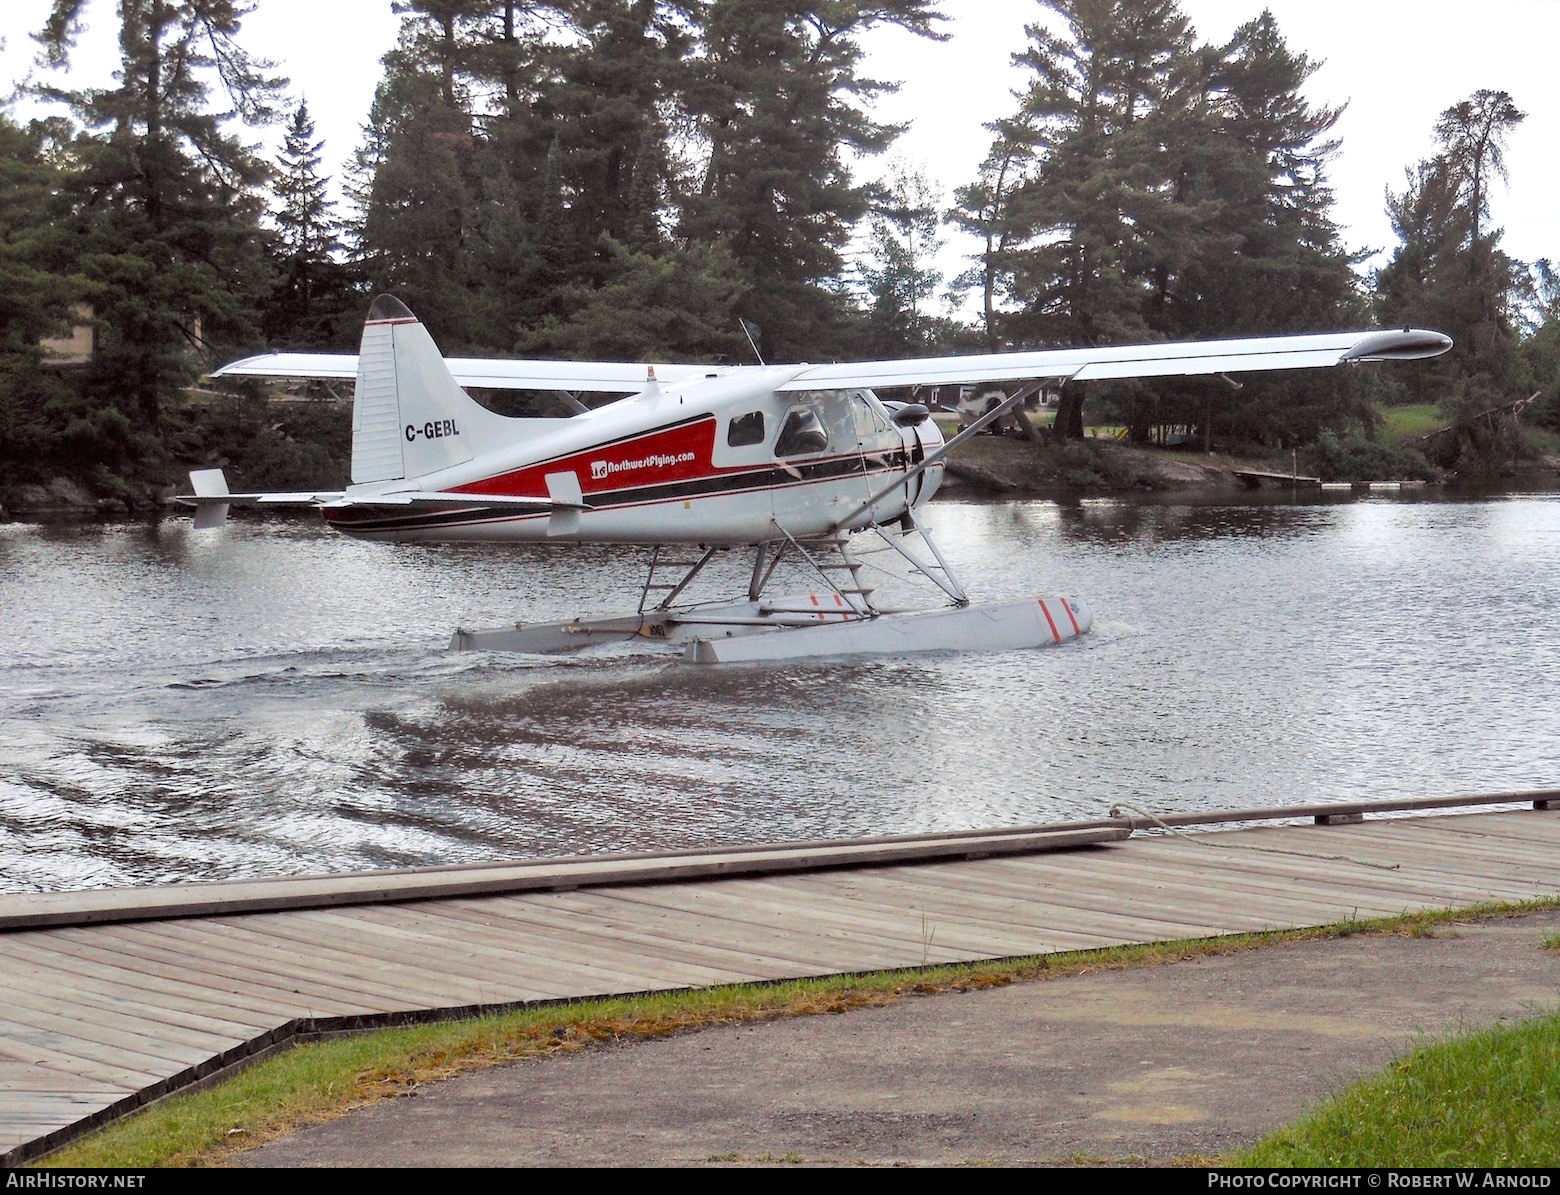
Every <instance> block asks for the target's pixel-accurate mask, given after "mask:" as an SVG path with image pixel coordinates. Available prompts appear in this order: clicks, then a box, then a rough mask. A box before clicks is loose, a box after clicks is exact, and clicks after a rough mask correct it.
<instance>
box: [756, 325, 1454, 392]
mask: <svg viewBox="0 0 1560 1195" xmlns="http://www.w3.org/2000/svg"><path fill="white" fill-rule="evenodd" d="M1451 347H1452V340H1451V337H1449V336H1444V335H1442V334H1441V333H1440V332H1426V331H1422V330H1418V329H1409V328H1405V329H1403V330H1402V331H1399V332H1383V331H1380V330H1367V331H1362V332H1324V333H1319V334H1312V335H1304V336H1259V337H1252V338H1248V339H1244V340H1200V341H1165V342H1163V343H1160V344H1138V345H1110V346H1106V347H1102V348H1086V349H1042V350H1040V351H1038V352H1022V353H987V354H979V355H971V356H966V357H924V358H920V359H911V360H903V361H848V362H842V363H838V364H834V365H815V366H813V367H812V368H810V369H807V370H805V371H804V372H802V373H801V374H799V375H797V377H796V378H794V379H793V380H792V381H790V382H787V383H786V384H785V385H783V386H780V387H779V389H780V390H782V391H786V390H791V391H795V390H823V389H830V390H832V389H840V388H844V387H849V386H868V387H871V386H881V387H890V386H916V385H921V386H936V385H943V384H950V383H960V382H1005V381H1033V380H1037V379H1042V378H1048V379H1055V380H1057V381H1073V382H1093V381H1104V380H1107V379H1110V378H1155V377H1186V376H1191V375H1195V374H1220V373H1249V372H1253V371H1261V370H1270V369H1317V368H1320V367H1323V366H1331V365H1341V364H1343V363H1344V362H1347V361H1415V360H1419V359H1421V358H1424V357H1437V356H1440V355H1441V354H1442V353H1444V352H1446V351H1447V349H1449V348H1451Z"/></svg>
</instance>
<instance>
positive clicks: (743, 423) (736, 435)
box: [726, 411, 764, 448]
mask: <svg viewBox="0 0 1560 1195" xmlns="http://www.w3.org/2000/svg"><path fill="white" fill-rule="evenodd" d="M763 442H764V413H763V412H762V411H753V412H750V413H749V414H747V415H738V416H737V417H736V418H735V419H733V420H732V421H731V425H730V426H729V427H728V428H727V429H726V443H727V444H729V445H730V446H731V447H732V448H746V447H747V446H748V445H749V444H762V443H763Z"/></svg>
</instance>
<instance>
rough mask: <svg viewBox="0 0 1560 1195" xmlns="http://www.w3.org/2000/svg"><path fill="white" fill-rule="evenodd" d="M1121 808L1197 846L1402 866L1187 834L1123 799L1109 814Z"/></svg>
mask: <svg viewBox="0 0 1560 1195" xmlns="http://www.w3.org/2000/svg"><path fill="white" fill-rule="evenodd" d="M1122 809H1126V810H1128V811H1129V812H1132V813H1135V814H1137V815H1138V816H1140V817H1143V818H1147V819H1148V820H1149V821H1151V822H1153V823H1154V824H1155V825H1156V826H1158V827H1159V828H1160V829H1161V830H1168V831H1169V832H1170V833H1171V834H1174V835H1175V836H1176V837H1177V838H1184V839H1186V841H1187V842H1195V843H1196V844H1197V845H1198V846H1205V847H1208V848H1210V849H1213V850H1229V851H1261V852H1262V853H1263V854H1264V855H1301V856H1304V857H1305V858H1307V859H1324V860H1328V861H1330V862H1335V863H1353V864H1355V865H1356V866H1359V867H1374V868H1376V869H1377V870H1378V871H1397V870H1399V869H1400V868H1401V867H1402V866H1403V865H1402V864H1401V863H1376V862H1374V861H1373V860H1370V859H1356V858H1354V856H1352V855H1322V854H1318V853H1317V852H1315V851H1296V850H1290V849H1287V848H1285V847H1278V846H1258V845H1257V844H1256V843H1254V842H1212V841H1210V840H1209V838H1208V836H1207V835H1206V834H1188V833H1186V831H1184V830H1181V829H1179V828H1177V827H1175V826H1172V825H1171V824H1170V823H1169V822H1166V821H1164V820H1163V819H1162V818H1159V817H1156V816H1155V815H1154V814H1152V813H1150V812H1149V811H1148V810H1146V809H1139V808H1138V807H1137V806H1136V805H1128V804H1127V803H1126V802H1124V801H1123V802H1117V803H1116V804H1115V805H1112V806H1111V807H1110V816H1111V817H1119V816H1121V815H1120V813H1119V812H1118V811H1119V810H1122Z"/></svg>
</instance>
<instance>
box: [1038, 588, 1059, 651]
mask: <svg viewBox="0 0 1560 1195" xmlns="http://www.w3.org/2000/svg"><path fill="white" fill-rule="evenodd" d="M1035 601H1037V602H1039V603H1040V613H1041V614H1044V615H1045V621H1046V625H1047V626H1049V627H1050V628H1051V638H1052V639H1054V640H1055V641H1056V642H1058V643H1060V642H1061V641H1062V634H1061V632H1060V631H1058V630H1057V629H1056V619H1054V618H1052V617H1051V612H1050V611H1049V610H1047V609H1046V608H1045V599H1044V598H1036V599H1035Z"/></svg>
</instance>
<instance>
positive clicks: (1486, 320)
mask: <svg viewBox="0 0 1560 1195" xmlns="http://www.w3.org/2000/svg"><path fill="white" fill-rule="evenodd" d="M1522 118H1523V114H1522V113H1521V112H1520V111H1518V110H1517V108H1516V106H1515V105H1514V104H1513V103H1512V102H1511V97H1510V96H1508V95H1506V93H1505V92H1491V91H1479V92H1476V93H1475V95H1474V96H1473V97H1472V98H1471V99H1470V100H1465V101H1462V102H1460V103H1458V104H1454V105H1452V106H1451V107H1449V108H1447V109H1446V111H1444V112H1443V113H1442V114H1441V116H1440V119H1439V120H1438V121H1437V122H1436V128H1435V132H1436V138H1437V140H1438V141H1439V143H1440V152H1439V153H1437V154H1435V155H1434V156H1433V157H1431V158H1429V159H1427V160H1425V161H1423V162H1420V163H1419V164H1418V165H1417V166H1416V167H1414V168H1413V169H1412V170H1410V171H1409V173H1408V179H1407V185H1406V186H1405V188H1404V190H1403V191H1402V192H1400V193H1396V194H1391V195H1389V196H1388V203H1387V211H1388V215H1389V216H1390V217H1391V220H1392V227H1393V231H1394V232H1396V233H1397V235H1398V239H1399V242H1400V244H1399V246H1398V248H1397V250H1396V251H1395V252H1394V254H1393V257H1392V260H1391V261H1390V262H1389V263H1388V264H1387V265H1385V266H1383V267H1382V268H1381V269H1380V270H1379V271H1378V272H1377V275H1376V278H1375V306H1376V309H1377V312H1378V314H1379V316H1380V318H1381V319H1382V321H1383V322H1385V323H1390V324H1394V325H1399V324H1414V325H1418V326H1424V327H1433V328H1439V329H1440V330H1442V331H1444V332H1446V333H1447V334H1449V335H1450V336H1451V337H1452V339H1453V341H1454V345H1453V348H1452V351H1451V352H1449V353H1447V354H1446V355H1445V356H1444V357H1440V358H1437V359H1436V360H1435V361H1432V362H1428V363H1426V364H1424V365H1422V366H1420V367H1418V368H1417V369H1416V370H1415V371H1414V375H1415V376H1416V380H1417V381H1418V382H1419V383H1420V384H1421V385H1422V386H1423V387H1425V392H1426V396H1427V397H1432V398H1437V399H1441V400H1455V401H1456V402H1458V403H1459V404H1462V405H1466V404H1469V403H1471V404H1473V406H1474V407H1482V406H1485V405H1489V404H1491V403H1495V402H1497V401H1499V400H1501V399H1503V398H1504V397H1505V392H1506V390H1507V388H1508V386H1509V384H1510V383H1511V381H1512V380H1513V367H1514V365H1515V361H1516V356H1515V353H1516V343H1517V331H1516V329H1517V323H1518V311H1517V300H1518V298H1519V296H1520V295H1521V293H1522V291H1523V289H1524V287H1525V284H1526V275H1527V271H1526V268H1525V267H1523V266H1522V265H1521V264H1520V263H1518V262H1516V261H1514V260H1512V259H1511V258H1510V257H1509V256H1507V255H1506V253H1504V252H1503V251H1502V250H1501V249H1500V238H1501V230H1500V229H1498V228H1497V229H1487V228H1485V226H1484V223H1483V220H1484V217H1485V216H1487V215H1488V211H1489V206H1488V205H1489V184H1490V179H1491V177H1492V176H1493V177H1500V176H1501V175H1502V174H1503V173H1504V156H1503V147H1504V140H1505V138H1506V136H1507V135H1508V134H1509V132H1510V130H1511V129H1512V128H1513V127H1514V126H1515V125H1516V124H1517V123H1519V122H1520V121H1521V120H1522Z"/></svg>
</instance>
